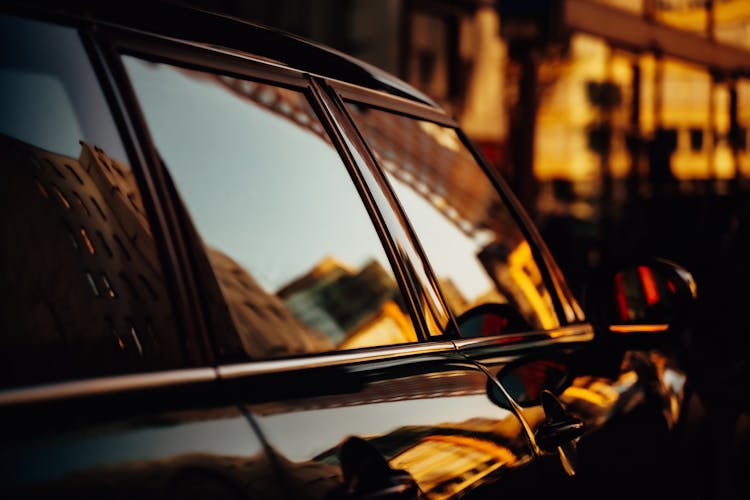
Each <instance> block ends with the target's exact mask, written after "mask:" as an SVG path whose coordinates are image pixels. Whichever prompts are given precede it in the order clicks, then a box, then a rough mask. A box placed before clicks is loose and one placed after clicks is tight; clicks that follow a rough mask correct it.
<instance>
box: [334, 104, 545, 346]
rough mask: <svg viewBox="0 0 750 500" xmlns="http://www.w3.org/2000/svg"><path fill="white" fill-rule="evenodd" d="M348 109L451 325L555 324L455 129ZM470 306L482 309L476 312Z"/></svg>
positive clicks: (508, 220)
mask: <svg viewBox="0 0 750 500" xmlns="http://www.w3.org/2000/svg"><path fill="white" fill-rule="evenodd" d="M348 109H349V111H350V112H351V113H352V115H353V117H354V120H355V122H356V124H357V126H358V128H359V129H360V132H361V133H362V134H363V136H364V138H365V140H366V141H367V142H368V144H369V146H370V148H371V150H372V152H373V154H374V155H375V158H376V160H377V161H378V162H379V164H380V165H381V167H382V169H383V171H384V172H385V175H386V177H387V178H388V180H389V182H390V184H391V185H392V187H393V190H394V192H395V194H396V196H397V197H398V198H399V200H400V202H401V204H402V206H403V207H404V210H405V212H406V216H407V218H408V219H409V221H410V222H411V224H412V225H413V227H414V230H415V232H416V234H417V237H418V238H419V240H420V242H421V244H422V246H423V247H424V251H425V253H426V255H427V258H428V259H429V261H430V264H431V266H432V268H433V271H434V273H435V274H436V276H437V280H438V283H439V286H440V288H441V290H442V292H443V295H444V297H445V300H446V302H447V304H448V306H449V308H450V309H451V311H452V312H453V313H454V315H455V316H456V317H457V318H458V319H459V328H460V327H461V321H460V319H462V318H467V319H471V321H467V322H466V323H465V324H464V329H463V331H462V333H463V334H464V335H468V336H475V335H489V334H493V333H502V332H503V331H511V330H513V331H517V330H519V329H524V328H554V327H557V326H559V320H558V318H557V315H556V313H555V309H554V305H553V302H552V296H551V293H550V291H549V289H548V287H547V285H546V283H545V281H544V279H543V275H542V273H541V270H540V266H539V264H538V263H537V261H536V259H535V257H534V253H533V252H532V247H531V245H530V244H529V241H528V240H527V239H526V237H525V236H524V233H523V232H522V231H521V228H520V227H519V225H518V223H517V222H516V220H515V219H514V217H513V216H512V214H511V211H510V209H509V208H508V206H507V205H506V203H505V202H504V200H503V199H502V198H501V197H500V195H499V193H498V192H497V190H496V189H495V187H494V185H493V183H492V182H491V180H490V178H489V177H488V176H487V174H486V173H485V172H484V170H483V169H482V167H481V166H480V165H479V164H478V163H477V161H476V159H475V158H474V156H473V155H472V154H471V152H470V151H469V150H468V149H467V147H466V146H465V145H464V144H463V143H462V142H461V140H460V138H459V136H458V135H457V134H456V132H455V131H454V130H453V129H451V128H448V127H444V126H441V125H438V124H435V123H432V122H428V121H423V120H417V119H414V118H410V117H407V116H403V115H399V114H395V113H391V112H387V111H383V110H380V109H375V108H371V107H367V106H363V105H358V104H354V103H349V104H348ZM486 304H497V305H498V307H492V308H486V307H482V306H483V305H486ZM477 308H479V309H477ZM477 310H478V311H488V312H487V313H486V314H484V313H483V314H481V315H479V317H477V314H476V313H475V311H477ZM502 311H507V313H503V312H502Z"/></svg>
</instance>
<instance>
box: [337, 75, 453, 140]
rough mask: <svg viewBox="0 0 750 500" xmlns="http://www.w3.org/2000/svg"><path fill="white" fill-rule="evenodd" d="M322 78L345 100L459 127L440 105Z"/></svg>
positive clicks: (446, 125)
mask: <svg viewBox="0 0 750 500" xmlns="http://www.w3.org/2000/svg"><path fill="white" fill-rule="evenodd" d="M323 80H324V81H325V82H326V83H327V84H328V85H329V86H330V87H331V88H332V89H333V90H334V91H335V92H336V94H338V96H339V97H340V98H341V99H342V100H343V101H345V102H353V103H358V104H366V105H368V106H373V107H375V108H380V109H384V110H387V111H392V112H395V113H401V114H406V115H409V116H412V117H415V118H417V119H420V120H427V121H431V122H434V123H437V124H440V125H443V126H445V127H449V128H458V127H459V124H458V123H457V122H456V120H455V119H454V118H453V117H452V116H450V115H449V114H448V113H446V112H445V111H444V110H443V109H442V108H440V107H436V106H430V105H428V104H426V103H422V102H419V101H413V100H411V99H407V98H405V97H399V96H395V95H393V94H389V93H387V92H383V91H380V90H374V89H369V88H366V87H360V86H358V85H354V84H351V83H347V82H342V81H340V80H334V79H330V78H323Z"/></svg>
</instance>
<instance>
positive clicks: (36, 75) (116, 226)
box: [0, 16, 186, 387]
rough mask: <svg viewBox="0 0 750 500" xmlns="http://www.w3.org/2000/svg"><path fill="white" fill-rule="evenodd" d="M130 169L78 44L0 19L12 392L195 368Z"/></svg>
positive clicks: (5, 317)
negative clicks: (38, 385) (16, 387)
mask: <svg viewBox="0 0 750 500" xmlns="http://www.w3.org/2000/svg"><path fill="white" fill-rule="evenodd" d="M125 160H126V158H125V153H124V148H123V145H122V143H121V142H120V139H119V136H118V134H117V130H116V127H115V124H114V121H113V119H112V116H111V115H110V113H109V110H108V107H107V104H106V101H105V98H104V95H103V94H102V92H101V90H100V88H99V85H98V81H97V79H96V76H95V74H94V71H93V69H92V68H91V67H90V65H89V61H88V59H87V56H86V52H85V50H84V48H83V45H82V43H81V40H80V39H79V37H78V34H77V32H76V31H75V30H73V29H68V28H64V27H60V26H52V25H48V24H45V23H40V22H35V21H30V20H22V19H16V18H13V17H4V16H0V165H2V173H3V182H2V183H1V184H0V239H1V240H2V241H3V245H2V246H1V248H2V249H1V250H0V252H1V253H0V258H1V259H2V262H3V270H2V272H0V296H2V298H3V300H2V301H0V381H2V382H0V386H2V387H6V386H13V385H20V384H32V383H40V382H49V381H59V380H64V379H72V378H77V377H82V376H93V375H106V374H119V373H128V372H134V371H145V370H153V369H164V368H174V367H180V366H184V365H185V364H186V361H185V360H184V353H183V350H182V345H181V343H180V342H179V341H178V337H177V328H176V326H175V324H174V315H173V312H172V307H171V303H170V299H169V295H168V293H167V288H166V286H165V283H164V277H163V272H162V270H161V267H160V264H159V259H158V255H157V250H156V247H155V244H154V240H153V237H152V235H151V234H152V233H151V227H150V225H149V222H148V219H147V216H146V211H145V208H144V206H143V203H142V201H141V193H140V191H139V190H138V186H137V184H136V180H135V177H134V174H133V172H132V171H131V169H130V167H128V165H127V163H126V161H125Z"/></svg>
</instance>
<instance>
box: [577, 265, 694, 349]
mask: <svg viewBox="0 0 750 500" xmlns="http://www.w3.org/2000/svg"><path fill="white" fill-rule="evenodd" d="M697 293H698V292H697V285H696V283H695V279H694V278H693V276H692V274H690V272H688V271H687V270H686V269H685V268H683V267H681V266H680V265H678V264H676V263H674V262H671V261H669V260H665V259H659V258H653V259H647V260H643V261H636V262H633V263H629V264H627V265H621V266H618V267H616V268H614V269H611V270H609V271H607V272H603V273H601V274H600V275H599V276H598V278H597V279H596V280H594V281H593V282H592V283H591V286H590V287H589V288H588V289H587V290H586V293H585V295H584V306H585V308H586V312H587V313H588V315H589V317H590V319H591V321H592V322H593V324H594V326H595V328H596V330H597V332H598V333H599V334H603V335H607V336H609V337H610V338H620V339H625V338H632V339H634V340H636V339H638V340H648V339H656V338H658V337H659V336H661V335H663V334H667V333H673V332H680V331H682V330H683V329H684V328H685V327H686V326H687V324H688V322H689V317H690V313H691V306H692V305H693V303H694V302H695V299H696V297H697Z"/></svg>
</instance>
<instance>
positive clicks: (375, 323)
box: [0, 1, 696, 500]
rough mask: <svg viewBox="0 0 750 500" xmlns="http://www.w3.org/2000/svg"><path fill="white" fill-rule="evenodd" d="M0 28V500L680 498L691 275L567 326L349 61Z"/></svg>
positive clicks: (418, 132)
mask: <svg viewBox="0 0 750 500" xmlns="http://www.w3.org/2000/svg"><path fill="white" fill-rule="evenodd" d="M0 5H2V12H1V15H0V167H1V168H2V179H3V182H2V183H0V189H1V190H2V195H1V196H0V204H1V205H2V209H1V210H0V234H1V236H0V237H1V238H2V245H1V246H0V248H1V250H0V252H1V253H0V256H1V259H0V260H1V261H2V272H0V293H1V294H2V298H3V300H2V302H0V304H1V306H0V307H1V309H0V384H1V385H0V422H1V423H2V425H0V498H4V499H9V498H107V499H109V500H111V499H115V498H128V499H133V498H138V499H145V498H172V497H176V498H198V497H200V498H319V499H323V498H325V499H334V498H435V499H438V498H458V497H462V498H463V497H466V498H520V497H521V496H523V497H524V498H541V497H542V495H550V494H553V495H556V496H562V497H574V498H586V497H591V498H613V497H631V496H632V495H638V496H639V497H641V498H643V497H656V496H660V497H661V496H669V495H675V494H678V493H679V492H681V491H683V489H684V490H686V491H687V489H686V488H683V486H682V485H685V484H687V483H688V481H687V479H686V478H685V477H684V476H685V472H684V469H683V468H682V467H683V464H682V462H681V461H680V460H681V453H680V449H681V448H680V445H679V440H678V439H677V437H678V436H679V434H678V431H679V429H680V426H681V422H682V421H683V419H684V415H685V413H684V408H683V407H684V405H683V401H684V394H685V388H686V385H687V381H686V377H685V373H684V371H683V370H682V369H681V368H680V365H679V355H676V354H675V353H676V352H678V351H679V349H676V348H675V346H677V347H679V343H680V338H681V335H682V334H683V332H685V329H686V328H689V326H690V316H689V313H690V306H691V303H692V302H693V299H694V298H695V294H696V285H695V283H694V281H693V279H692V277H691V275H690V274H689V273H688V272H687V271H686V270H684V269H683V268H681V267H680V266H678V265H676V264H674V263H672V262H669V261H667V260H663V259H641V260H633V262H630V263H627V265H625V263H623V265H622V266H621V267H617V268H612V269H608V270H602V271H601V272H600V273H599V274H598V275H597V276H596V277H595V279H592V281H591V283H590V284H589V286H588V288H587V295H586V300H585V301H583V304H582V306H581V305H579V303H578V301H577V300H576V297H575V296H574V294H572V293H571V292H570V290H569V289H568V286H567V285H566V281H565V279H564V277H563V275H562V274H561V272H560V270H559V269H558V267H557V266H556V264H555V262H554V260H553V258H552V256H551V255H550V252H549V251H548V249H547V248H546V246H545V244H544V242H543V241H542V240H541V239H540V236H539V234H538V232H537V231H536V229H535V228H534V226H533V224H532V222H531V221H530V219H529V217H528V216H527V215H526V214H525V212H524V210H523V208H522V207H521V206H520V205H519V203H518V201H517V200H516V199H515V198H514V195H513V194H512V193H511V192H510V191H509V189H508V187H507V185H506V183H505V182H504V180H503V179H502V178H501V177H500V176H499V175H498V173H497V172H496V171H495V170H493V168H492V167H491V166H490V164H489V163H487V162H486V161H485V159H483V157H482V156H481V154H480V153H479V152H478V150H477V149H476V148H475V147H474V145H473V144H472V143H471V141H470V140H469V139H467V137H466V135H465V134H464V133H463V132H462V130H461V129H460V127H459V126H458V125H457V123H456V122H455V121H454V119H452V118H451V117H450V116H449V115H448V114H446V113H445V112H444V111H443V110H442V109H441V108H440V107H439V106H438V105H436V104H435V103H434V102H433V101H432V100H431V99H430V98H428V97H427V96H425V95H423V94H421V93H420V92H418V91H417V90H415V89H413V88H411V87H409V86H408V85H406V84H405V83H403V82H401V81H400V80H398V79H396V78H394V77H393V76H391V75H389V74H386V73H384V72H382V71H380V70H378V69H376V68H373V67H371V66H369V65H367V64H365V63H362V62H359V61H357V60H355V59H353V58H351V57H349V56H347V55H345V54H342V53H338V52H335V51H333V50H330V49H326V48H323V47H320V46H317V45H315V44H312V43H309V42H307V41H304V40H302V39H299V38H296V37H294V36H291V35H288V34H284V33H280V32H278V31H275V30H272V29H269V28H267V27H263V26H258V25H253V24H249V23H247V22H244V21H241V20H237V19H234V18H230V17H226V16H221V15H217V14H212V13H209V12H205V11H201V10H197V9H191V8H188V7H184V6H180V5H177V4H171V3H160V2H144V3H141V2H125V3H121V4H117V3H109V2H59V3H58V2H7V1H3V2H2V3H0Z"/></svg>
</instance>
